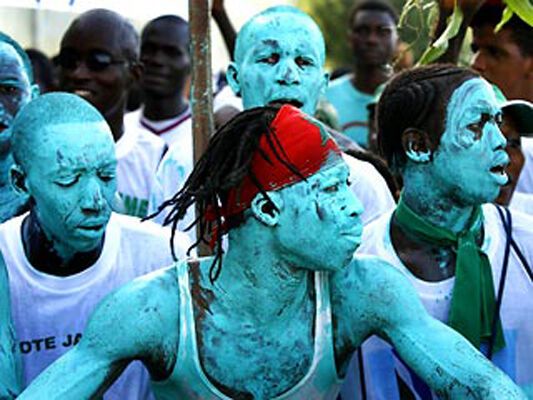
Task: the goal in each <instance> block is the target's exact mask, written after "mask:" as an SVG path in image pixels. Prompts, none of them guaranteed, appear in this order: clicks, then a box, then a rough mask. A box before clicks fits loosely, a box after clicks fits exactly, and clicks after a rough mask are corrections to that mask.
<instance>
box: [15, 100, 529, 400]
mask: <svg viewBox="0 0 533 400" xmlns="http://www.w3.org/2000/svg"><path fill="white" fill-rule="evenodd" d="M348 173H349V170H348V168H347V165H346V164H345V163H344V162H343V159H342V156H341V151H340V149H339V147H338V146H337V144H336V143H335V142H334V141H333V139H332V138H331V137H330V136H329V135H328V133H327V129H326V127H325V126H324V125H322V124H321V123H320V122H318V121H316V120H314V119H313V118H311V117H309V116H307V115H305V114H303V113H302V112H301V111H299V110H298V109H296V108H294V107H292V106H290V105H283V106H279V105H278V106H267V107H260V108H252V109H250V110H248V111H244V112H243V113H241V114H239V115H238V116H236V117H235V118H234V119H232V120H231V121H230V122H228V123H227V124H226V125H225V126H224V127H222V128H221V129H220V130H219V131H218V132H217V133H216V134H215V136H214V137H213V138H212V140H211V141H210V143H209V145H208V148H207V150H206V151H205V153H204V155H203V156H202V158H201V159H200V160H199V162H198V163H197V164H196V166H195V168H194V170H193V172H192V174H191V176H190V177H189V179H188V180H187V182H186V184H185V186H184V187H183V189H181V190H180V191H179V192H178V193H177V194H176V195H175V196H174V197H173V198H172V199H170V200H168V201H167V202H166V205H167V206H170V207H172V209H171V211H170V214H169V215H170V219H171V222H172V223H173V224H174V226H175V223H176V222H177V221H178V220H179V219H180V218H182V217H183V216H184V215H185V214H186V212H187V209H188V208H189V207H190V206H192V205H193V204H194V205H195V206H196V207H197V210H198V214H199V217H200V218H199V220H198V224H200V232H201V233H202V234H203V235H205V236H204V239H206V240H208V239H210V242H211V243H212V244H213V245H214V246H215V253H214V256H213V257H206V258H200V259H189V260H186V261H182V262H179V263H177V264H175V265H174V266H172V267H170V268H168V269H164V270H162V271H158V272H155V273H153V274H151V275H148V276H145V277H142V278H140V279H138V280H136V281H134V282H132V283H130V284H128V285H127V286H125V287H123V288H121V289H120V290H119V291H117V292H115V293H113V294H112V295H110V296H108V297H107V298H106V299H105V300H104V301H103V302H102V303H101V304H100V306H99V307H98V309H97V310H96V311H95V313H94V314H93V316H92V318H91V321H90V322H89V324H88V328H87V331H86V333H85V336H84V337H83V338H82V340H81V341H80V343H79V345H78V346H77V347H75V348H74V349H73V350H71V351H70V352H69V353H68V354H66V355H65V356H64V357H62V358H61V359H60V360H58V361H57V362H56V363H54V364H53V365H52V366H51V367H50V368H48V369H47V370H46V371H44V372H43V373H42V374H41V375H40V376H39V377H38V378H37V379H36V380H35V381H34V382H33V384H32V385H31V386H30V387H29V388H27V390H26V391H25V392H24V393H23V394H22V395H21V396H20V397H19V399H20V400H26V399H37V398H46V399H51V400H52V399H63V400H64V399H67V400H68V399H76V400H83V399H89V398H94V397H96V396H98V395H99V394H101V393H102V392H103V391H104V390H105V389H106V388H107V387H108V386H109V385H110V384H111V383H112V381H113V380H114V379H115V378H116V377H117V376H118V375H120V373H121V372H122V371H123V370H124V369H125V368H126V367H127V365H128V364H129V363H130V362H131V361H133V360H141V361H142V362H143V363H144V365H145V366H146V368H147V369H148V370H149V371H150V374H151V378H152V382H151V383H152V387H153V390H154V393H155V395H156V398H157V399H169V400H170V399H176V398H179V399H190V400H193V399H198V400H199V399H202V400H209V399H213V400H215V399H280V400H281V399H286V400H288V399H302V400H303V399H326V400H327V399H335V398H336V396H337V393H338V390H339V388H340V385H341V383H342V377H343V376H344V373H345V368H346V364H347V362H348V361H349V360H350V357H351V354H352V353H353V351H354V350H355V349H356V348H357V347H358V346H359V345H360V344H361V342H362V341H363V340H364V339H365V338H367V337H368V336H370V335H371V334H374V333H375V334H379V335H380V336H381V337H386V338H387V340H389V341H390V342H391V343H393V344H394V346H395V347H396V350H397V351H398V353H399V354H401V355H402V356H403V357H404V358H405V359H406V360H408V362H409V364H410V365H411V366H412V367H413V368H414V369H415V370H416V371H417V373H418V374H419V375H420V376H421V377H423V378H424V379H426V380H427V381H428V382H429V383H430V385H431V386H432V387H434V388H435V389H436V390H437V391H438V392H439V393H440V394H441V395H442V396H443V397H446V398H456V399H468V398H472V399H474V398H483V399H504V398H505V399H525V397H524V396H523V394H522V393H521V391H520V389H519V388H518V387H516V386H515V385H514V384H513V383H512V382H511V381H510V379H509V378H508V377H506V376H505V375H504V374H503V373H502V372H501V371H500V370H498V369H497V368H496V367H494V366H493V365H492V364H491V363H490V362H488V361H487V360H486V359H485V358H484V357H483V356H482V355H481V354H480V353H478V352H477V351H476V350H475V349H474V348H473V347H472V346H471V345H470V344H469V343H468V342H467V341H466V340H465V339H464V338H463V337H461V336H460V335H459V334H457V333H456V332H454V331H453V330H452V329H450V328H448V327H446V326H445V325H444V324H442V323H440V322H438V321H436V320H434V319H432V318H430V317H429V316H428V314H427V313H426V312H425V311H424V308H423V307H422V304H421V303H420V301H419V300H418V298H417V296H416V293H415V292H414V290H413V289H412V287H411V286H410V285H409V283H408V281H407V280H406V279H405V278H404V277H402V275H401V274H400V273H399V272H398V271H396V270H395V269H394V268H392V267H390V266H389V265H388V264H387V263H385V262H383V261H381V260H379V259H377V258H371V257H362V258H354V257H353V252H354V250H355V249H356V248H357V246H358V245H359V243H360V238H361V233H362V224H361V220H360V215H361V213H362V207H361V204H360V202H359V201H358V200H357V198H356V197H355V196H354V194H353V193H352V192H351V191H350V189H349V187H348V184H347V179H348ZM225 234H228V247H227V252H225V253H224V254H223V250H222V236H223V235H225Z"/></svg>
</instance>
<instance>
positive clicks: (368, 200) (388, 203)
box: [342, 153, 396, 225]
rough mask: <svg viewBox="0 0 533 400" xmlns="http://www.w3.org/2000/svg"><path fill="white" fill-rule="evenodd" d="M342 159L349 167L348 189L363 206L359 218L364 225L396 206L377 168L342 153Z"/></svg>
mask: <svg viewBox="0 0 533 400" xmlns="http://www.w3.org/2000/svg"><path fill="white" fill-rule="evenodd" d="M342 156H343V157H342V158H343V160H344V161H345V162H346V164H348V167H349V168H350V182H351V183H350V189H351V190H352V192H354V193H355V195H356V196H357V198H358V199H359V200H360V201H361V203H362V204H363V207H364V211H363V215H362V217H361V220H362V222H363V224H364V225H366V224H368V223H370V222H372V221H374V220H375V219H376V218H379V217H380V216H381V215H383V214H385V213H387V212H389V211H391V210H393V209H394V208H395V207H396V203H395V202H394V198H393V197H392V194H391V192H390V190H389V187H388V186H387V183H386V182H385V179H383V177H382V176H381V174H380V173H379V172H378V170H377V169H376V168H375V167H374V166H373V165H372V164H370V163H369V162H366V161H362V160H359V159H357V158H355V157H352V156H349V155H346V154H344V153H343V155H342Z"/></svg>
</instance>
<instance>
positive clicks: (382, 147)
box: [376, 64, 479, 172]
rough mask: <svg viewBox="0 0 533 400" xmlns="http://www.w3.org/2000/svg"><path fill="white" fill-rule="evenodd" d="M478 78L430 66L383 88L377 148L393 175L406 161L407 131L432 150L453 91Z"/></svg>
mask: <svg viewBox="0 0 533 400" xmlns="http://www.w3.org/2000/svg"><path fill="white" fill-rule="evenodd" d="M478 76H479V74H477V73H476V72H474V71H473V70H471V69H468V68H462V67H457V66H455V65H452V64H433V65H428V66H424V67H419V68H413V69H410V70H407V71H403V72H401V73H399V74H398V75H396V76H395V77H394V78H393V79H392V80H391V81H390V82H389V83H388V84H387V86H386V87H385V90H384V91H383V93H382V95H381V97H380V100H379V102H378V105H377V111H376V113H377V114H376V118H377V129H378V148H379V151H380V153H381V155H382V156H383V157H384V158H385V160H386V161H387V163H388V165H389V167H390V168H391V169H392V170H393V171H395V172H401V171H402V169H403V167H404V166H405V163H406V162H407V158H406V155H405V151H404V149H403V146H402V135H403V134H404V132H405V131H406V130H407V129H416V130H420V131H422V132H425V133H426V134H427V135H428V137H429V140H430V144H431V146H432V148H431V150H435V149H436V148H437V147H438V144H439V142H440V137H441V136H442V134H443V133H444V129H445V126H446V107H447V105H448V101H449V100H450V97H451V95H452V93H453V91H454V90H455V89H456V88H457V87H459V86H460V85H461V84H462V83H463V82H464V81H466V80H468V79H472V78H475V77H478Z"/></svg>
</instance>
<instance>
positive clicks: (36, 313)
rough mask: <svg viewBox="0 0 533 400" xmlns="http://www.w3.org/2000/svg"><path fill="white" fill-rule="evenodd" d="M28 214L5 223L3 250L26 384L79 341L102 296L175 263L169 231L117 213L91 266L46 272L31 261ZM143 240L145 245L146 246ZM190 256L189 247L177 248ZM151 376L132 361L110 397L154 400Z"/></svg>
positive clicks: (0, 238) (0, 237)
mask: <svg viewBox="0 0 533 400" xmlns="http://www.w3.org/2000/svg"><path fill="white" fill-rule="evenodd" d="M24 217H25V215H23V216H20V217H17V218H13V219H11V220H9V221H7V222H6V223H4V224H2V225H0V250H1V251H2V254H3V256H4V259H5V262H6V266H7V269H8V272H9V284H10V290H11V298H12V301H11V308H12V316H13V321H14V325H15V330H16V334H17V339H18V342H19V343H18V344H19V348H20V351H21V353H22V362H23V366H24V368H23V375H24V377H23V378H24V387H26V386H27V385H28V384H29V383H30V382H31V381H32V380H33V379H34V378H35V377H36V376H37V375H38V374H39V373H41V372H42V371H43V370H44V369H45V368H46V367H47V366H48V365H50V364H51V363H52V362H54V361H55V360H56V359H57V358H59V357H60V356H61V355H63V354H64V353H66V352H67V351H68V350H69V349H71V348H72V346H73V345H74V344H76V343H77V342H78V341H79V339H80V338H81V335H82V333H83V331H84V329H85V325H86V323H87V321H88V319H89V317H90V315H91V313H92V311H93V310H94V308H95V307H96V306H97V304H98V303H99V302H100V300H101V299H102V298H103V297H105V296H106V295H107V294H108V293H110V292H111V291H113V290H114V289H116V288H118V287H120V286H122V285H124V284H125V283H127V282H129V281H131V280H133V279H134V278H136V277H138V276H141V275H144V274H147V273H149V272H152V271H154V270H156V269H158V268H162V267H165V266H168V265H170V264H171V263H172V258H171V256H170V250H169V235H168V233H167V231H166V230H165V229H164V228H162V227H160V226H159V225H157V224H154V223H151V222H143V223H141V222H139V221H138V220H137V219H136V218H133V217H129V216H125V215H120V214H115V213H113V214H112V215H111V219H110V221H109V223H108V225H107V228H106V235H105V241H104V246H103V249H102V253H101V254H100V257H99V258H98V260H97V261H96V262H95V263H94V264H93V265H92V266H91V267H90V268H88V269H86V270H84V271H82V272H80V273H78V274H75V275H71V276H67V277H59V276H53V275H48V274H45V273H42V272H40V271H38V270H36V269H35V268H33V266H32V265H31V264H30V263H29V261H28V259H27V258H26V255H25V253H24V248H23V245H22V240H21V224H22V220H23V218H24ZM141 244H142V245H141ZM176 250H177V255H178V256H184V253H185V250H186V249H185V246H183V248H180V247H179V246H177V249H176ZM150 398H152V395H151V391H150V387H149V376H148V373H147V371H146V370H145V369H144V367H143V366H142V364H141V363H140V362H135V363H133V364H131V365H130V366H129V367H128V368H127V370H126V371H125V372H124V374H123V375H122V376H121V378H120V379H119V380H117V381H116V383H115V384H114V385H113V386H112V387H111V388H110V389H109V390H108V391H107V393H106V394H105V395H104V399H106V400H110V399H113V400H114V399H116V400H118V399H150Z"/></svg>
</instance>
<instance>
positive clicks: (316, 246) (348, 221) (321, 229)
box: [281, 164, 363, 270]
mask: <svg viewBox="0 0 533 400" xmlns="http://www.w3.org/2000/svg"><path fill="white" fill-rule="evenodd" d="M347 178H348V171H347V169H346V166H345V165H344V164H338V165H337V166H333V167H330V168H327V169H324V170H321V171H319V172H317V173H316V174H315V175H313V176H312V177H310V178H308V181H307V182H300V183H298V184H295V185H293V186H290V187H288V188H286V189H284V192H283V203H284V210H286V211H287V215H286V219H287V222H286V232H282V234H281V240H282V242H283V245H284V246H285V247H286V248H287V249H288V250H289V251H291V252H293V253H294V254H298V255H299V256H300V257H301V259H302V260H303V261H302V263H301V264H302V265H303V266H305V267H306V268H310V269H325V270H338V269H339V268H342V267H343V266H344V265H346V263H347V261H348V260H349V259H351V256H352V254H353V252H354V251H355V249H356V248H357V246H358V245H359V243H360V241H361V234H362V223H361V220H360V215H361V213H362V211H363V207H362V206H361V203H360V202H359V200H358V199H357V198H356V197H355V195H354V194H353V192H351V190H350V189H349V187H348V184H347Z"/></svg>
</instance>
